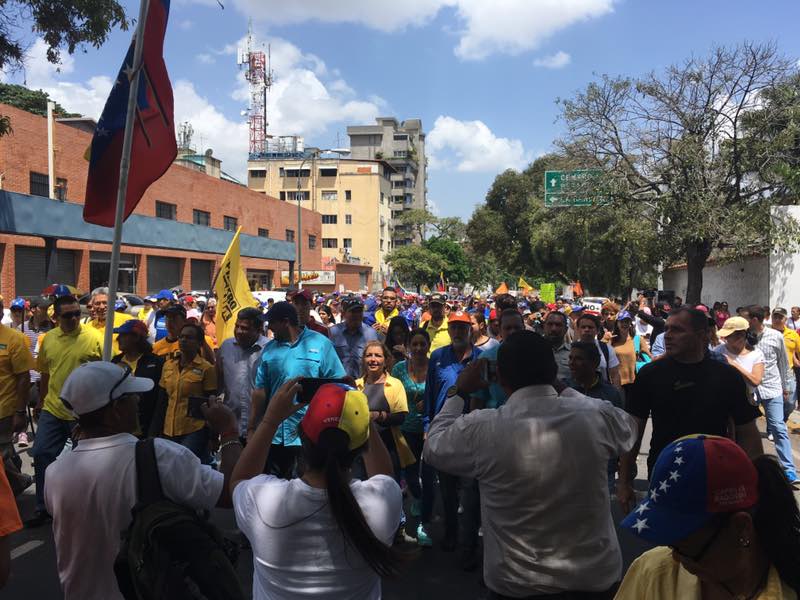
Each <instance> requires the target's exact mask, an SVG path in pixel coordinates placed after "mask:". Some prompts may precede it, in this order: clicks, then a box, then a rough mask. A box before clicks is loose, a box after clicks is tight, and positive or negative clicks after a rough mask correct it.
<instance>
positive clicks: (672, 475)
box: [669, 471, 681, 481]
mask: <svg viewBox="0 0 800 600" xmlns="http://www.w3.org/2000/svg"><path fill="white" fill-rule="evenodd" d="M680 476H681V474H680V473H678V472H677V471H670V472H669V478H670V479H671V480H672V481H678V478H679V477H680Z"/></svg>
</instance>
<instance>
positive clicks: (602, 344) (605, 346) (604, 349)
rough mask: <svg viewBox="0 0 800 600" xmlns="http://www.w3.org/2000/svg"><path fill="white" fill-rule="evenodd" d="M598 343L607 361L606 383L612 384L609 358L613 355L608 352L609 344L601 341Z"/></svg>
mask: <svg viewBox="0 0 800 600" xmlns="http://www.w3.org/2000/svg"><path fill="white" fill-rule="evenodd" d="M598 343H599V344H600V352H602V353H603V357H604V358H605V359H606V381H608V382H609V383H611V371H610V370H609V368H608V357H609V356H610V355H611V353H610V352H609V351H608V344H606V343H605V342H600V341H598Z"/></svg>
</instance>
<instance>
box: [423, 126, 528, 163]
mask: <svg viewBox="0 0 800 600" xmlns="http://www.w3.org/2000/svg"><path fill="white" fill-rule="evenodd" d="M426 144H427V150H428V152H429V161H430V162H429V166H430V168H431V169H432V170H444V169H452V168H455V169H456V170H457V171H461V172H485V173H497V172H498V171H503V170H504V169H508V168H512V169H522V168H524V167H525V165H527V163H528V162H530V160H531V153H530V152H528V151H526V150H525V148H524V147H523V145H522V142H521V141H520V140H515V139H510V138H504V137H497V136H496V135H495V134H494V133H493V132H492V130H491V129H489V127H487V126H486V124H485V123H484V122H483V121H460V120H458V119H454V118H453V117H449V116H440V117H438V118H437V119H436V122H435V123H434V124H433V129H432V130H431V132H430V133H429V134H428V136H427V138H426Z"/></svg>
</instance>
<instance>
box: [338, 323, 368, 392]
mask: <svg viewBox="0 0 800 600" xmlns="http://www.w3.org/2000/svg"><path fill="white" fill-rule="evenodd" d="M377 339H379V338H378V333H377V332H376V331H375V330H374V329H373V328H372V327H370V326H369V325H367V324H366V323H361V329H357V330H356V332H355V333H351V332H350V330H349V329H347V323H344V322H342V323H337V324H336V325H334V326H333V327H331V342H332V343H333V346H334V348H335V349H336V354H337V355H338V356H339V360H341V361H342V364H343V365H344V368H345V370H346V371H347V374H348V375H350V377H352V378H353V379H358V378H359V377H361V376H362V373H361V361H362V357H363V356H364V348H366V347H367V342H371V341H373V340H377Z"/></svg>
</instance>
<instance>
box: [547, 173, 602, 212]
mask: <svg viewBox="0 0 800 600" xmlns="http://www.w3.org/2000/svg"><path fill="white" fill-rule="evenodd" d="M602 174H603V172H602V171H601V170H600V169H578V170H575V171H545V173H544V205H545V206H546V207H548V208H554V207H558V206H591V205H592V204H597V203H600V202H603V201H605V198H603V197H600V196H597V195H596V192H595V190H596V186H595V182H596V180H597V179H598V178H599V177H600V176H601V175H602Z"/></svg>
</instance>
